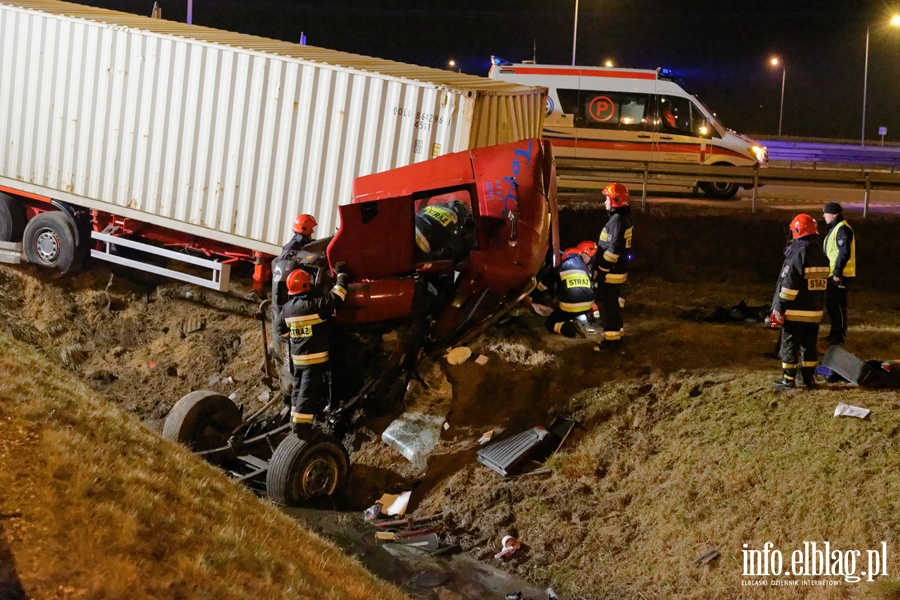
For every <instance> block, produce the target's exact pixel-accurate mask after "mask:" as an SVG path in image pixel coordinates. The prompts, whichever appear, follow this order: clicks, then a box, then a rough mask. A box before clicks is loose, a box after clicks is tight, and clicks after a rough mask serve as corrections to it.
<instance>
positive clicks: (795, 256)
mask: <svg viewBox="0 0 900 600" xmlns="http://www.w3.org/2000/svg"><path fill="white" fill-rule="evenodd" d="M790 229H791V237H792V238H793V241H792V242H791V244H790V245H789V246H788V247H787V248H786V249H785V251H784V264H783V265H782V266H781V273H780V274H779V276H778V283H777V284H776V286H775V296H774V298H773V299H772V314H771V316H770V319H771V320H772V321H773V322H775V323H778V324H781V325H782V330H781V348H780V350H779V354H780V355H781V368H782V376H781V379H778V380H776V381H775V382H773V383H774V384H775V387H776V388H778V389H790V388H793V387H794V386H795V385H796V379H797V369H798V367H799V370H800V374H801V376H802V377H803V382H804V383H805V384H806V387H807V389H811V388H813V387H815V381H814V379H813V378H814V376H815V373H816V366H817V365H818V364H819V357H818V354H817V352H816V338H817V337H818V335H819V322H820V321H821V320H822V306H823V305H824V303H825V289H826V287H827V280H828V272H829V268H828V259H827V258H826V257H825V253H824V252H823V251H822V246H821V244H820V243H819V239H818V233H819V228H818V226H817V225H816V221H815V219H813V218H812V217H810V216H809V215H805V214H800V215H797V216H796V217H794V220H793V221H791V225H790Z"/></svg>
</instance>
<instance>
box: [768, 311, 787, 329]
mask: <svg viewBox="0 0 900 600" xmlns="http://www.w3.org/2000/svg"><path fill="white" fill-rule="evenodd" d="M768 323H769V327H771V328H772V329H777V328H779V327H781V326H782V325H784V315H783V314H781V313H780V312H778V311H777V310H773V311H772V314H771V315H769V319H768Z"/></svg>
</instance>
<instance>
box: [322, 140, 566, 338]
mask: <svg viewBox="0 0 900 600" xmlns="http://www.w3.org/2000/svg"><path fill="white" fill-rule="evenodd" d="M555 181H556V177H555V167H554V165H553V156H552V152H551V149H550V146H549V144H542V143H541V142H540V141H539V140H536V139H529V140H523V141H521V142H516V143H512V144H504V145H500V146H491V147H487V148H480V149H477V150H470V151H467V152H458V153H455V154H450V155H447V156H442V157H438V158H434V159H432V160H429V161H426V162H422V163H417V164H414V165H410V166H407V167H402V168H399V169H393V170H391V171H386V172H384V173H378V174H375V175H368V176H365V177H360V178H357V179H356V180H355V182H354V185H353V201H352V204H348V205H344V206H341V207H340V209H339V210H340V216H341V226H340V229H339V230H338V232H337V234H336V235H335V236H334V238H333V239H332V241H331V242H330V243H329V244H328V249H327V256H328V262H329V263H330V264H331V265H334V264H336V263H338V262H344V263H346V264H347V269H348V271H349V272H350V273H351V274H352V275H353V276H354V279H355V280H356V282H355V283H354V284H353V285H351V286H350V290H349V293H348V296H347V300H346V302H345V303H344V305H343V306H342V307H341V308H340V309H339V310H338V312H337V318H338V321H339V322H340V323H343V324H354V323H371V322H378V321H389V320H391V319H398V318H404V317H407V316H409V315H410V314H411V313H412V310H413V306H412V302H413V297H414V293H413V290H414V286H415V282H416V281H417V280H421V279H423V278H424V279H431V280H440V279H442V278H452V282H451V286H450V287H452V290H449V291H447V290H442V291H444V292H445V293H447V294H449V296H448V297H447V298H446V300H447V302H445V303H441V306H440V310H439V312H438V314H432V315H431V317H432V318H433V319H434V320H435V323H434V327H433V329H432V330H431V332H430V337H431V338H432V339H434V340H442V341H452V340H453V339H456V338H458V337H459V336H460V335H461V334H463V333H464V332H466V331H467V330H469V329H471V327H473V326H474V325H477V324H478V323H480V322H482V321H484V320H485V319H488V318H490V317H491V316H492V315H494V314H495V313H496V312H497V311H498V310H500V309H501V307H503V306H504V305H506V304H508V303H509V302H515V301H516V300H518V299H519V298H521V297H522V296H523V295H525V294H527V293H528V292H529V291H530V289H531V287H532V286H533V285H534V277H535V275H536V274H537V272H538V270H539V269H540V267H541V264H542V263H543V260H544V257H545V256H546V253H547V247H548V244H549V243H550V241H551V235H552V234H551V229H552V228H553V231H554V232H555V231H556V230H555V227H556V219H555V214H556V184H555ZM448 202H457V203H461V204H462V205H463V206H464V207H465V209H467V210H468V212H469V214H471V219H472V223H471V232H469V234H470V239H469V240H468V244H467V246H466V248H465V250H464V252H459V253H457V254H455V255H451V256H448V257H446V258H439V259H429V258H427V257H425V256H422V252H421V250H420V244H417V227H416V223H417V215H419V214H422V211H425V210H426V209H427V207H429V206H435V205H446V204H447V203H448ZM420 233H421V232H420ZM552 237H553V238H554V239H555V238H558V235H555V234H553V235H552ZM557 245H558V244H557Z"/></svg>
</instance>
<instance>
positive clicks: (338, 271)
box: [334, 261, 347, 275]
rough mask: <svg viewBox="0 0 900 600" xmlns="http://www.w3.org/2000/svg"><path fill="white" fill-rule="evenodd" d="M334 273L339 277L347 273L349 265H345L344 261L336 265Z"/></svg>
mask: <svg viewBox="0 0 900 600" xmlns="http://www.w3.org/2000/svg"><path fill="white" fill-rule="evenodd" d="M334 272H335V273H336V274H337V275H340V274H341V273H346V272H347V263H345V262H344V261H340V262H336V263H334Z"/></svg>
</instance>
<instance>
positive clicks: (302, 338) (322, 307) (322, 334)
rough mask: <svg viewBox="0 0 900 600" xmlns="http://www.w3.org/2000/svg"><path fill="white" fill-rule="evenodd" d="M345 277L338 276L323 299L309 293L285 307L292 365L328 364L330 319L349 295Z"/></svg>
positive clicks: (299, 296) (283, 321)
mask: <svg viewBox="0 0 900 600" xmlns="http://www.w3.org/2000/svg"><path fill="white" fill-rule="evenodd" d="M347 280H348V277H347V275H345V274H343V273H342V274H339V275H338V276H337V283H335V285H334V287H333V288H331V291H330V292H329V293H327V294H325V295H324V296H319V295H317V294H314V293H310V292H307V293H305V294H296V295H294V296H291V298H290V299H289V300H288V301H287V302H286V303H285V304H284V308H283V309H282V312H281V315H282V316H281V323H282V331H287V333H285V334H283V335H284V336H287V337H289V338H290V342H291V362H292V363H293V365H294V366H295V367H306V366H309V365H317V364H321V363H324V362H328V349H329V347H330V345H331V339H330V335H329V323H328V318H329V317H330V316H331V314H332V311H334V309H335V308H336V307H337V306H339V305H340V304H341V303H342V302H343V301H344V298H345V297H346V296H347Z"/></svg>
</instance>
